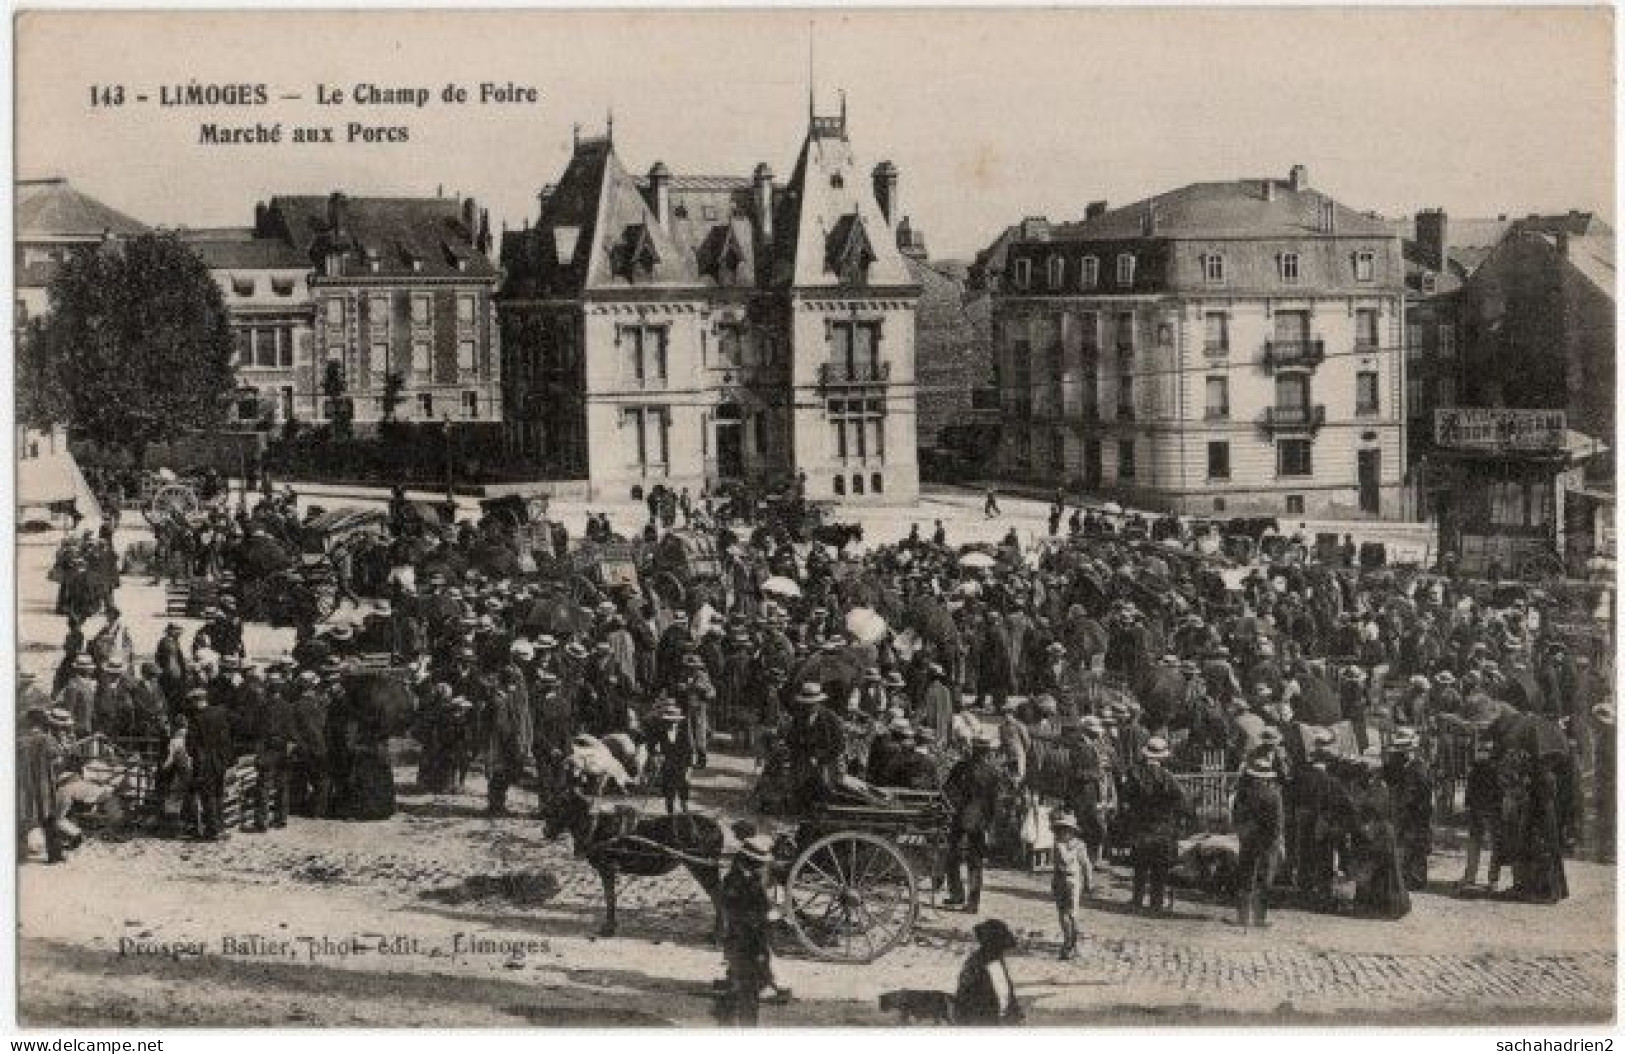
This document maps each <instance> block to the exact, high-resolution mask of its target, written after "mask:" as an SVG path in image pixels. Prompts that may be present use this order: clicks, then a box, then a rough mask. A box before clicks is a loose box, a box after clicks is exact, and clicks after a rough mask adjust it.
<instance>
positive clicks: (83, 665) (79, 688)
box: [54, 653, 101, 734]
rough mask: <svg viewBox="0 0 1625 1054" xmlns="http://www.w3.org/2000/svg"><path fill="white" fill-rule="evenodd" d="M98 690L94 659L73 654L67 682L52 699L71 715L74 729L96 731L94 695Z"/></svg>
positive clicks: (81, 654)
mask: <svg viewBox="0 0 1625 1054" xmlns="http://www.w3.org/2000/svg"><path fill="white" fill-rule="evenodd" d="M100 691H101V686H100V685H99V684H98V683H97V681H96V660H94V659H92V658H91V657H90V656H89V655H88V654H85V653H80V654H79V655H76V656H74V659H73V666H72V674H71V676H70V677H69V679H68V683H67V684H64V685H63V686H62V690H61V691H59V692H57V693H56V699H55V700H54V701H55V703H56V705H57V706H60V707H62V708H63V709H64V710H66V711H68V713H69V714H72V715H73V726H74V728H75V729H77V730H78V731H79V732H81V733H84V734H89V733H91V732H94V731H96V696H97V695H98V694H100Z"/></svg>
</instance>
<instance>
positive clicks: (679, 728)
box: [649, 696, 696, 815]
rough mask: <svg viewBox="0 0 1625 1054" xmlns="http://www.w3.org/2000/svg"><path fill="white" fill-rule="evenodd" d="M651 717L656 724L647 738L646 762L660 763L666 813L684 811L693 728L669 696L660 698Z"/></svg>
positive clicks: (685, 807) (692, 759)
mask: <svg viewBox="0 0 1625 1054" xmlns="http://www.w3.org/2000/svg"><path fill="white" fill-rule="evenodd" d="M654 719H655V720H654V724H655V727H654V729H653V730H652V733H651V735H650V737H649V761H650V763H651V764H653V763H655V762H656V761H657V760H658V762H659V768H658V771H659V773H660V793H661V794H662V795H663V796H664V797H665V799H666V814H667V815H674V814H676V813H677V812H679V811H681V812H685V813H686V812H688V794H689V770H690V769H692V768H693V767H694V761H695V755H696V751H695V746H694V738H693V731H692V727H691V726H690V724H689V722H688V720H687V715H685V714H684V713H683V708H682V707H680V706H678V705H677V704H676V703H675V702H673V701H672V699H671V697H670V696H663V697H662V698H661V701H660V704H659V705H658V706H657V707H656V708H655V713H654ZM679 806H681V808H680V809H679Z"/></svg>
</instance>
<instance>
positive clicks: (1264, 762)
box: [1244, 755, 1276, 780]
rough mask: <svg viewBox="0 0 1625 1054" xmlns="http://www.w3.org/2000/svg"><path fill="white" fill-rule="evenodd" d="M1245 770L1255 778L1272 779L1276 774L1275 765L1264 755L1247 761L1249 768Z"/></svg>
mask: <svg viewBox="0 0 1625 1054" xmlns="http://www.w3.org/2000/svg"><path fill="white" fill-rule="evenodd" d="M1244 771H1245V772H1246V774H1247V775H1249V776H1251V777H1253V778H1254V779H1261V780H1272V779H1274V778H1275V776H1276V772H1275V765H1274V764H1273V763H1271V761H1270V759H1269V758H1268V757H1266V756H1264V755H1260V756H1258V757H1255V758H1253V759H1252V760H1251V761H1249V762H1247V768H1246V769H1245V770H1244Z"/></svg>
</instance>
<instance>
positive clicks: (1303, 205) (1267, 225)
mask: <svg viewBox="0 0 1625 1054" xmlns="http://www.w3.org/2000/svg"><path fill="white" fill-rule="evenodd" d="M1266 182H1268V183H1270V184H1271V185H1272V187H1273V192H1272V195H1271V198H1270V200H1268V201H1266V200H1265V199H1264V193H1263V185H1264V184H1265V183H1266ZM1327 202H1330V203H1331V205H1332V207H1333V208H1334V209H1335V210H1336V212H1335V217H1336V222H1337V233H1338V234H1339V235H1356V236H1358V235H1370V236H1373V237H1382V238H1387V237H1392V236H1393V230H1392V228H1391V226H1390V225H1389V223H1388V222H1387V221H1386V220H1382V219H1378V218H1374V217H1372V216H1368V215H1366V214H1365V213H1362V212H1356V211H1355V210H1353V209H1351V208H1347V207H1346V206H1343V205H1339V204H1337V203H1336V202H1335V201H1332V199H1331V198H1329V197H1327V196H1326V195H1325V194H1323V193H1321V192H1320V191H1318V190H1314V189H1312V188H1308V187H1305V188H1303V189H1302V190H1293V189H1292V186H1291V184H1290V183H1288V182H1287V181H1285V180H1281V179H1268V180H1266V179H1265V178H1263V177H1260V178H1257V179H1235V180H1227V181H1224V182H1219V183H1192V184H1190V185H1189V186H1184V187H1180V188H1179V189H1177V190H1170V191H1168V192H1167V193H1164V194H1158V195H1155V196H1154V197H1150V198H1146V199H1144V200H1143V201H1136V202H1134V203H1133V204H1130V205H1123V206H1120V207H1118V208H1115V209H1109V210H1107V211H1106V212H1104V213H1102V214H1101V215H1099V216H1096V217H1094V218H1093V219H1087V220H1082V221H1080V222H1077V223H1067V224H1056V225H1053V226H1052V229H1051V235H1050V237H1051V240H1053V241H1069V240H1077V241H1087V240H1091V239H1100V240H1104V241H1112V240H1117V239H1132V238H1142V237H1146V235H1145V233H1144V227H1143V223H1144V217H1145V213H1146V210H1147V209H1151V210H1152V211H1153V214H1154V215H1155V217H1156V228H1155V231H1154V233H1152V234H1151V235H1150V237H1154V238H1225V237H1234V238H1253V239H1265V238H1301V237H1303V236H1304V235H1306V234H1307V235H1316V234H1322V233H1324V232H1323V231H1322V230H1321V228H1320V210H1321V208H1322V206H1323V204H1324V203H1327Z"/></svg>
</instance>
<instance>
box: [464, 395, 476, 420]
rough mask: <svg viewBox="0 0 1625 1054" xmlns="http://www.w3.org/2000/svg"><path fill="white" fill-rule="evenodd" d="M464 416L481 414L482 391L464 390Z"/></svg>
mask: <svg viewBox="0 0 1625 1054" xmlns="http://www.w3.org/2000/svg"><path fill="white" fill-rule="evenodd" d="M463 416H464V417H478V416H480V393H479V392H464V393H463Z"/></svg>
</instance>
